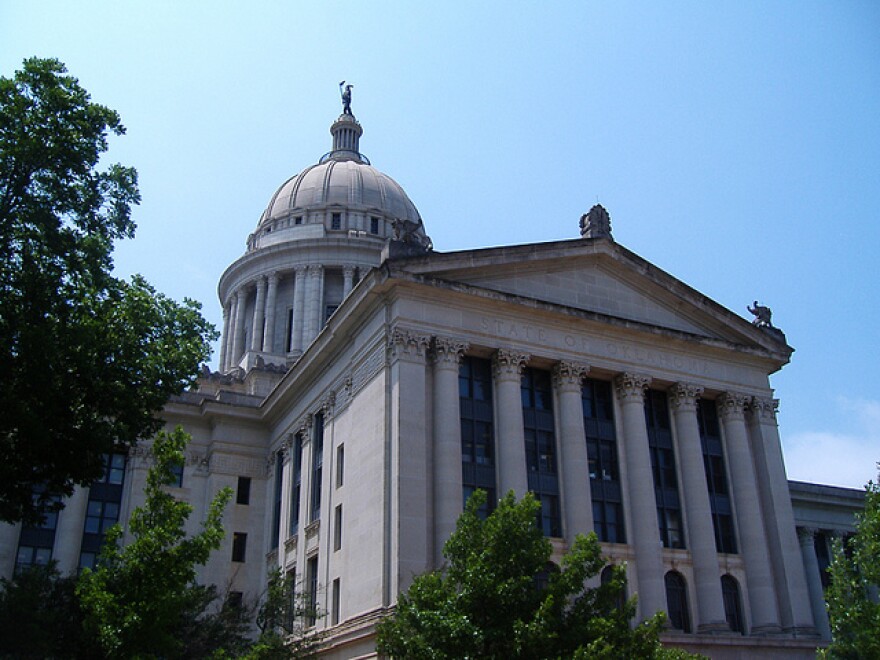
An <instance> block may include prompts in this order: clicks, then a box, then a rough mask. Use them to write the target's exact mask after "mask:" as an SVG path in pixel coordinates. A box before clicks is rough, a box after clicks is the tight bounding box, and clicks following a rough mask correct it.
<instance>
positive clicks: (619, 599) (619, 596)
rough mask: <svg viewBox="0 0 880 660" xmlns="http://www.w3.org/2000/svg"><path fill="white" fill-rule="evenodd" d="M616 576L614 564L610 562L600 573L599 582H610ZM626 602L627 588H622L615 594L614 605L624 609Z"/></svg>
mask: <svg viewBox="0 0 880 660" xmlns="http://www.w3.org/2000/svg"><path fill="white" fill-rule="evenodd" d="M613 577H614V566H613V565H611V564H609V565H608V566H606V567H605V568H603V569H602V572H601V573H600V574H599V582H600V583H601V584H603V585H604V584H608V583H609V582H611V579H612V578H613ZM625 604H626V588H623V589H621V590H620V591H618V592H617V593H616V594H615V599H614V606H615V607H616V608H617V609H619V610H622V609H623V606H624V605H625Z"/></svg>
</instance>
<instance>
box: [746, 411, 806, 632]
mask: <svg viewBox="0 0 880 660" xmlns="http://www.w3.org/2000/svg"><path fill="white" fill-rule="evenodd" d="M750 403H751V405H750V406H748V408H749V412H750V413H751V415H750V419H749V422H750V424H749V430H750V431H751V435H752V448H753V452H754V458H755V470H756V472H757V475H758V479H759V484H760V486H761V490H760V494H761V508H762V510H763V511H764V512H765V516H764V525H765V528H766V532H767V542H768V546H769V549H770V558H771V561H772V566H773V572H774V577H775V579H776V592H777V594H778V595H779V618H780V622H781V623H782V627H783V630H785V632H791V633H794V634H795V635H811V634H815V633H816V629H815V627H814V625H813V615H812V612H811V610H810V595H809V590H808V589H807V583H806V580H805V579H804V568H803V565H802V562H803V559H802V558H801V553H800V550H799V547H798V541H797V538H796V536H795V525H794V513H793V511H792V509H791V494H790V492H789V490H788V478H787V477H786V475H785V465H784V464H783V461H782V447H781V446H780V444H779V430H778V429H777V427H776V404H777V403H778V402H777V401H775V400H774V399H772V398H759V397H754V398H752V400H751V402H750Z"/></svg>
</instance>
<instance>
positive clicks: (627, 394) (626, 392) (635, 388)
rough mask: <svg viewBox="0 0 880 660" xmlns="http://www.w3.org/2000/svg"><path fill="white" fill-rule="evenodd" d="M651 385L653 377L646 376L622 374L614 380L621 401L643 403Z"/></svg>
mask: <svg viewBox="0 0 880 660" xmlns="http://www.w3.org/2000/svg"><path fill="white" fill-rule="evenodd" d="M650 384H651V377H650V376H646V375H645V374H634V373H628V372H625V373H622V374H618V375H617V376H616V377H615V378H614V388H615V389H616V390H617V396H619V397H620V398H621V399H624V400H626V399H630V400H634V401H638V402H639V403H642V402H643V401H644V400H645V390H646V389H648V385H650Z"/></svg>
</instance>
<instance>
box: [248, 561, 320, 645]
mask: <svg viewBox="0 0 880 660" xmlns="http://www.w3.org/2000/svg"><path fill="white" fill-rule="evenodd" d="M323 614H324V613H323V611H322V610H321V609H320V608H319V607H318V605H317V603H316V602H315V600H314V598H312V595H311V594H308V593H305V592H303V591H302V590H300V589H297V587H296V582H295V575H293V574H292V573H288V574H286V575H283V574H282V573H281V571H280V570H279V569H275V570H274V571H272V572H271V573H270V574H269V583H268V586H267V587H266V595H265V598H264V600H263V603H262V605H260V609H259V612H258V613H257V627H258V628H259V629H260V636H259V638H258V639H257V641H256V643H255V644H254V645H253V647H252V648H251V650H250V652H249V653H248V654H247V656H246V657H247V658H249V659H251V660H285V659H287V658H298V659H302V660H305V659H306V658H313V657H315V652H316V651H317V650H318V647H319V646H320V644H321V641H322V636H321V634H320V632H317V631H315V630H314V629H312V628H311V626H310V625H309V623H308V622H310V621H314V620H315V619H317V618H319V617H321V616H323Z"/></svg>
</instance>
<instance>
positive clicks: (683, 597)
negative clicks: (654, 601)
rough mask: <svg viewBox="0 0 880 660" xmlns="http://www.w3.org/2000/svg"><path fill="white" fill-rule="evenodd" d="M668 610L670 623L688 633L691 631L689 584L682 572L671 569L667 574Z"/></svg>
mask: <svg viewBox="0 0 880 660" xmlns="http://www.w3.org/2000/svg"><path fill="white" fill-rule="evenodd" d="M665 581H666V610H667V612H668V614H669V624H670V625H671V626H672V627H673V628H676V629H678V630H682V631H684V632H686V633H689V632H690V631H691V617H690V615H689V614H688V604H687V585H686V584H685V581H684V578H683V577H682V575H681V573H679V572H677V571H669V572H668V573H667V574H666V580H665Z"/></svg>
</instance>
